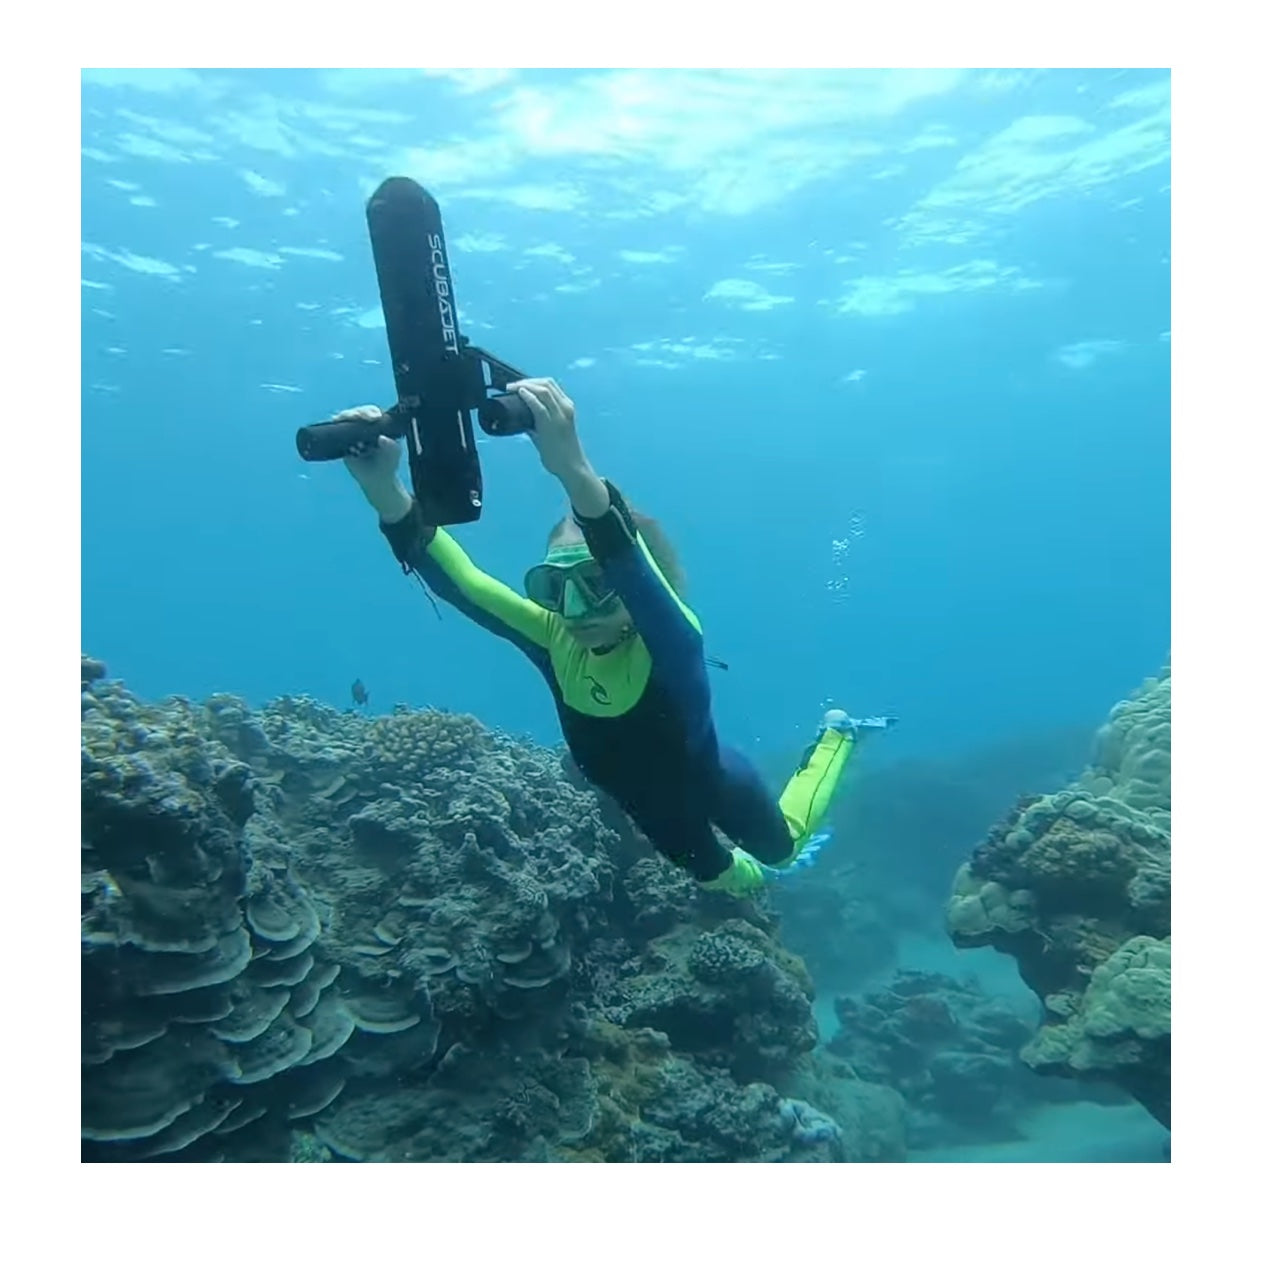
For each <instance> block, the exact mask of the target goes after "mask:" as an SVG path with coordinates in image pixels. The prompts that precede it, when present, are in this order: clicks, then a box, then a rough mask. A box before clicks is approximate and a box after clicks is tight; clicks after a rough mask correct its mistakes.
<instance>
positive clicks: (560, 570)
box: [524, 546, 618, 618]
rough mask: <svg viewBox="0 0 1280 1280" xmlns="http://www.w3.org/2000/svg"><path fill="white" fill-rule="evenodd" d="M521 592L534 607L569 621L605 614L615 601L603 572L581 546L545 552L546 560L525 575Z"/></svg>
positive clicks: (615, 595) (613, 592) (589, 553)
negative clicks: (539, 607) (568, 618)
mask: <svg viewBox="0 0 1280 1280" xmlns="http://www.w3.org/2000/svg"><path fill="white" fill-rule="evenodd" d="M524 591H525V595H527V596H528V597H529V599H530V600H532V601H533V602H534V604H539V605H541V606H542V607H543V608H544V609H550V610H551V612H552V613H559V614H562V615H564V616H566V617H570V618H585V617H590V616H592V615H594V614H601V613H608V612H609V610H610V609H612V608H613V606H614V604H615V603H616V601H617V599H618V593H617V592H616V591H614V590H613V588H612V587H610V586H609V584H608V583H607V582H606V581H605V577H604V570H603V569H601V567H600V565H599V563H598V562H597V561H595V560H593V559H592V557H591V552H590V551H588V550H587V549H586V547H583V546H575V547H562V548H559V549H556V550H551V551H548V552H547V558H546V559H545V560H544V561H543V562H542V563H541V564H535V565H534V566H533V568H532V569H530V570H529V572H528V573H526V574H525V575H524Z"/></svg>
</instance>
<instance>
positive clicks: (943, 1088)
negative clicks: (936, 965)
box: [829, 970, 1051, 1151]
mask: <svg viewBox="0 0 1280 1280" xmlns="http://www.w3.org/2000/svg"><path fill="white" fill-rule="evenodd" d="M835 1010H836V1016H837V1017H838V1018H839V1020H840V1029H839V1031H838V1032H837V1033H836V1034H835V1036H834V1037H833V1038H832V1040H831V1043H830V1046H829V1047H830V1050H831V1052H832V1053H833V1054H836V1055H837V1056H839V1057H841V1058H843V1059H844V1060H845V1061H846V1062H848V1063H849V1065H850V1066H851V1067H852V1068H853V1069H854V1071H855V1072H856V1074H857V1076H858V1078H859V1079H861V1080H863V1081H868V1082H873V1083H877V1084H882V1085H886V1086H890V1087H892V1088H893V1089H895V1090H896V1091H897V1092H898V1093H900V1094H901V1095H902V1097H903V1098H904V1100H905V1101H906V1103H907V1107H908V1135H909V1136H908V1141H909V1145H910V1147H911V1149H912V1150H913V1151H919V1150H924V1149H927V1148H929V1147H936V1146H945V1145H949V1144H961V1143H965V1142H973V1141H975V1140H976V1141H1001V1140H1008V1139H1011V1138H1016V1137H1017V1136H1018V1134H1019V1128H1018V1124H1019V1119H1020V1117H1021V1115H1022V1113H1023V1111H1024V1110H1025V1109H1026V1108H1028V1107H1030V1106H1033V1105H1035V1104H1037V1103H1040V1102H1043V1101H1045V1100H1046V1099H1047V1098H1048V1097H1049V1096H1050V1094H1051V1089H1050V1088H1046V1084H1047V1082H1045V1081H1043V1080H1041V1079H1040V1078H1039V1077H1038V1076H1036V1075H1035V1073H1034V1072H1032V1071H1031V1070H1030V1069H1029V1068H1028V1067H1027V1066H1026V1065H1025V1064H1024V1063H1023V1062H1022V1060H1021V1058H1020V1056H1019V1054H1020V1051H1021V1050H1022V1049H1023V1048H1024V1047H1025V1046H1026V1045H1027V1043H1028V1042H1029V1041H1030V1040H1031V1038H1032V1036H1033V1034H1034V1033H1035V1030H1036V1024H1035V1020H1034V1019H1033V1018H1032V1017H1029V1016H1028V1015H1027V1013H1026V1011H1025V1010H1020V1009H1018V1008H1015V1007H1014V1006H1013V1005H1012V1004H1011V1003H1010V1002H1009V1001H1007V1000H1004V999H1000V998H998V997H994V996H992V995H990V994H988V993H987V992H985V991H983V989H982V988H981V986H980V985H979V984H978V983H977V982H976V981H974V980H972V979H963V980H962V979H957V978H953V977H949V976H948V975H946V974H941V973H928V972H922V971H918V970H899V971H898V973H897V974H895V975H894V977H893V978H892V979H891V980H890V981H889V982H888V983H886V984H885V985H884V986H882V987H879V988H876V989H874V990H871V991H868V992H866V993H865V994H863V995H859V996H840V997H837V999H836V1002H835Z"/></svg>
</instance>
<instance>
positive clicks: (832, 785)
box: [778, 729, 855, 870]
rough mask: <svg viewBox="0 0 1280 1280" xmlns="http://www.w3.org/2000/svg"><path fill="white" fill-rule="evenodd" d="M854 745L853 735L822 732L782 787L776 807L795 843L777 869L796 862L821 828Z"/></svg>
mask: <svg viewBox="0 0 1280 1280" xmlns="http://www.w3.org/2000/svg"><path fill="white" fill-rule="evenodd" d="M854 745H855V744H854V738H853V734H851V733H847V732H845V733H842V732H841V731H840V730H839V729H824V730H823V731H822V736H821V737H820V738H819V739H818V741H817V742H815V743H814V745H813V748H812V750H811V751H810V752H809V753H808V754H807V755H806V757H805V759H804V761H803V762H802V763H801V765H800V768H798V769H797V770H796V771H795V773H793V774H792V775H791V779H790V781H789V782H788V783H787V785H786V786H785V787H784V788H783V790H782V798H781V799H780V800H779V801H778V808H779V809H781V810H782V816H783V817H784V818H785V819H786V822H787V829H788V830H789V831H790V832H791V839H792V840H793V841H794V842H795V843H794V845H793V848H792V852H791V857H789V858H788V859H787V860H786V861H785V862H783V863H779V864H778V868H779V870H781V869H783V868H786V867H789V866H790V865H791V864H792V863H793V862H794V861H795V860H796V857H797V856H798V854H799V853H800V850H801V849H803V848H804V844H805V841H806V840H808V839H809V837H810V836H812V835H814V834H815V833H816V832H817V831H818V829H819V828H820V827H821V826H822V823H823V821H824V819H825V818H826V816H827V809H828V808H829V807H830V805H831V799H832V797H833V796H834V795H835V792H836V786H837V785H838V784H839V782H840V775H841V774H842V773H844V767H845V765H846V764H848V763H849V760H850V758H851V757H852V755H853V750H854Z"/></svg>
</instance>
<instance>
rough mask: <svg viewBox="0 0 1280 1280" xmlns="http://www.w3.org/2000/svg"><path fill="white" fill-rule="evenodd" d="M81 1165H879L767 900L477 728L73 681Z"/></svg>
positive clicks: (885, 1100) (883, 1094)
mask: <svg viewBox="0 0 1280 1280" xmlns="http://www.w3.org/2000/svg"><path fill="white" fill-rule="evenodd" d="M81 691H82V692H81V697H82V775H81V798H82V839H81V973H82V984H83V1001H82V1132H83V1150H84V1158H85V1159H89V1160H108V1161H109V1160H125V1161H134V1160H165V1159H174V1160H238V1161H244V1160H256V1161H263V1160H331V1159H339V1160H364V1161H403V1160H433V1161H460V1160H462V1161H530V1160H537V1161H596V1160H613V1161H616V1160H661V1161H690V1160H719V1161H724V1160H753V1161H813V1160H821V1161H834V1160H884V1159H895V1158H899V1157H900V1156H901V1153H902V1140H903V1139H902V1125H901V1114H900V1100H899V1099H897V1096H896V1095H894V1094H892V1093H891V1092H890V1091H888V1090H884V1089H878V1088H877V1087H876V1086H875V1085H874V1084H868V1083H866V1082H863V1081H859V1080H858V1079H857V1078H856V1077H855V1076H854V1075H853V1074H852V1073H851V1072H849V1071H848V1070H847V1069H846V1068H844V1067H842V1066H839V1065H838V1064H837V1065H833V1064H832V1063H831V1062H829V1061H826V1060H825V1059H824V1058H823V1056H822V1055H815V1053H814V1052H813V1049H814V1045H815V1043H816V1029H815V1027H814V1020H813V1013H812V1007H811V996H812V985H811V983H810V981H809V977H808V974H807V972H806V971H805V969H804V966H803V964H802V963H801V962H800V961H799V960H797V959H796V958H795V957H794V956H793V955H791V954H790V953H789V952H788V951H786V949H785V948H783V947H782V946H781V944H780V943H779V942H778V936H777V928H776V920H774V919H773V918H772V917H771V916H769V915H767V914H766V913H765V912H764V911H763V910H762V909H761V907H760V906H758V905H753V904H746V903H739V902H736V901H734V900H731V899H727V898H724V897H723V896H721V895H708V894H704V893H701V892H699V891H698V890H697V889H696V887H695V886H693V885H692V883H691V882H690V881H689V880H688V878H687V877H685V876H684V875H682V874H681V873H680V872H678V871H676V870H675V869H674V868H672V867H671V866H670V865H669V864H667V863H666V862H664V861H663V860H662V859H660V858H659V857H657V856H656V855H655V854H654V853H653V851H652V850H651V849H650V848H649V847H648V845H647V844H646V843H645V842H644V841H643V840H642V839H640V838H639V837H638V836H637V834H636V833H635V831H634V830H633V829H632V828H630V826H629V824H627V823H626V822H625V820H621V819H620V818H619V817H618V815H616V814H615V813H612V812H611V811H610V810H609V809H608V806H607V805H606V806H605V807H604V808H603V809H602V807H601V804H600V801H599V800H598V798H597V796H596V794H595V793H594V792H593V791H592V790H590V789H589V788H587V787H585V786H584V785H582V784H581V781H580V780H579V779H577V778H575V776H574V775H573V773H572V771H568V770H566V769H565V768H564V767H563V764H562V762H561V760H560V759H559V758H558V757H557V756H556V755H555V753H553V752H550V751H545V750H540V749H538V748H536V747H533V746H530V745H528V744H525V743H520V742H515V741H513V740H511V739H508V738H505V737H504V736H502V735H500V734H495V733H492V732H490V731H488V730H487V729H486V728H485V727H484V726H483V725H482V724H480V723H479V722H478V721H476V720H474V719H473V718H471V717H467V716H458V715H450V714H447V713H444V712H439V711H435V710H420V711H409V710H406V709H399V710H397V712H396V713H394V714H392V715H389V716H382V717H376V718H375V717H369V716H366V715H364V714H362V713H358V712H354V711H351V712H338V711H336V710H334V709H332V708H329V707H325V706H323V705H321V704H319V703H317V702H314V701H312V700H310V699H307V698H280V699H277V700H275V701H273V702H272V703H270V704H268V705H267V706H266V707H265V708H263V709H261V710H254V709H252V708H250V707H249V706H247V705H246V704H245V703H243V702H242V701H240V700H239V699H237V698H234V697H230V696H226V695H219V696H216V697H214V698H211V699H209V700H208V701H207V702H205V703H203V704H196V703H193V702H190V701H187V700H184V699H180V698H177V699H170V700H168V701H165V702H162V703H158V704H152V703H146V702H143V701H142V700H140V699H138V698H136V697H135V696H134V695H132V694H131V693H130V692H129V691H128V690H127V689H126V688H125V687H124V686H122V685H121V684H119V683H118V682H113V681H109V680H107V679H106V672H105V669H104V668H103V666H102V664H101V663H97V662H95V661H93V660H91V659H84V660H82V664H81Z"/></svg>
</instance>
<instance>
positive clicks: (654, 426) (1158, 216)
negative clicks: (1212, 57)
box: [82, 70, 1170, 798]
mask: <svg viewBox="0 0 1280 1280" xmlns="http://www.w3.org/2000/svg"><path fill="white" fill-rule="evenodd" d="M1169 155H1170V141H1169V77H1168V75H1167V73H1165V72H1161V71H1150V70H1144V71H1097V72H1079V71H1047V72H1006V71H1000V72H984V71H917V72H813V73H810V72H751V73H748V72H692V71H643V72H642V71H625V72H611V71H592V72H569V71H555V72H544V71H535V72H506V73H501V72H489V71H472V72H456V73H429V72H422V71H413V72H395V73H390V72H387V73H373V72H341V71H338V72H333V71H328V72H310V71H260V70H255V71H225V72H224V71H217V72H213V71H208V72H206V71H200V72H192V71H173V72H141V71H89V72H85V73H84V77H83V157H84V158H83V171H82V172H83V203H82V211H83V231H82V239H83V246H82V255H83V266H82V277H83V291H82V292H83V436H82V451H83V476H82V481H83V508H82V522H83V535H82V536H83V545H82V550H83V593H82V602H83V630H82V647H83V648H84V650H85V651H86V652H88V653H92V654H94V655H96V656H98V657H101V658H103V659H104V660H105V661H106V662H107V663H108V665H109V667H110V670H111V674H112V675H113V676H116V677H119V678H122V679H124V680H125V681H126V682H127V683H128V684H129V685H130V687H131V688H133V689H134V690H136V691H137V692H138V693H140V694H142V695H143V696H146V697H150V698H156V697H162V696H165V695H168V694H171V693H183V694H186V695H188V696H193V697H202V696H205V695H207V694H210V693H213V692H232V693H236V694H240V695H242V696H244V697H246V698H248V699H249V700H250V701H252V702H255V703H260V702H263V701H265V700H267V699H268V698H271V697H274V696H276V695H278V694H280V693H282V692H294V693H306V694H310V695H312V696H314V697H317V698H320V699H322V700H324V701H326V702H330V703H334V704H336V705H339V706H343V705H346V704H347V703H348V702H349V689H350V686H351V683H352V681H353V680H354V679H356V678H357V677H359V678H360V679H361V680H362V681H363V682H364V684H365V685H366V686H367V687H368V689H369V691H370V696H371V706H370V709H371V710H372V711H374V712H377V711H385V710H389V709H390V708H391V707H392V706H393V705H394V704H396V703H409V704H412V705H424V704H430V705H435V706H442V707H447V708H449V709H450V710H455V711H466V712H470V713H473V714H475V715H476V716H478V717H480V718H481V719H482V720H483V721H485V722H486V723H488V724H490V725H493V726H496V727H500V728H502V729H505V730H507V731H508V732H511V733H516V734H528V735H530V736H532V737H533V738H534V739H536V740H538V741H541V742H545V743H553V742H555V741H557V740H558V737H559V731H558V726H557V724H556V721H555V716H554V712H553V709H552V706H551V703H550V701H549V699H548V698H547V697H546V694H545V690H544V688H543V686H542V684H541V682H540V681H539V680H536V679H533V678H531V676H530V672H529V669H528V665H527V663H526V661H525V660H524V659H523V657H522V656H521V655H519V654H518V653H516V652H515V651H513V650H510V649H508V648H507V647H506V646H504V645H503V644H502V643H501V642H499V641H497V640H494V639H492V638H490V637H489V636H486V635H483V634H481V633H479V632H478V631H477V630H476V628H474V627H473V626H472V625H470V624H469V623H468V622H467V621H466V620H465V619H462V618H460V617H457V616H454V615H452V614H450V613H448V612H445V613H444V616H443V617H442V618H440V619H437V617H436V616H435V614H434V613H433V612H432V610H431V608H430V607H429V605H428V604H427V602H426V601H425V600H424V599H423V597H422V595H421V593H420V592H419V591H418V590H417V589H416V587H415V586H414V584H413V583H412V581H411V580H408V579H405V578H403V577H402V575H401V574H400V572H399V570H398V568H397V566H396V564H395V563H394V561H393V560H392V558H391V556H390V555H389V553H388V551H387V548H386V545H385V543H384V542H383V540H382V538H381V537H380V536H379V534H378V532H377V528H376V519H375V517H374V516H373V515H372V513H371V512H370V511H369V509H368V508H367V506H366V505H365V504H364V502H363V500H362V499H361V497H360V495H359V493H358V491H357V490H356V488H355V486H354V484H353V483H352V481H351V480H350V478H349V477H348V476H347V474H346V471H345V468H343V467H341V466H340V465H337V464H321V465H307V464H304V463H302V462H301V461H300V460H299V459H298V457H297V455H296V452H295V450H294V432H295V430H296V428H297V427H298V426H299V425H301V424H303V423H305V422H309V421H314V420H316V419H319V418H323V417H327V416H328V415H330V414H332V413H334V412H336V411H338V410H340V409H342V408H344V407H347V406H350V405H355V404H363V403H370V402H376V403H379V404H383V405H389V404H391V403H392V402H393V400H394V389H393V384H392V379H391V373H390V370H389V367H388V361H387V353H386V343H385V332H384V330H383V328H382V325H381V317H380V312H379V307H378V293H377V286H376V281H375V279H374V273H373V268H372V263H371V259H370V253H369V247H368V241H367V234H366V228H365V222H364V209H363V204H364V201H365V199H366V198H367V197H368V196H369V194H370V193H371V192H372V191H373V189H374V187H375V186H376V185H377V184H378V183H379V182H380V181H381V180H383V179H384V178H385V177H387V176H390V175H393V174H404V175H407V176H409V177H412V178H415V179H417V180H418V181H420V182H421V183H423V184H424V185H425V186H426V187H427V188H428V189H429V190H430V191H431V192H432V193H433V194H434V195H435V196H436V197H437V199H438V200H439V202H440V204H441V207H442V209H443V214H444V220H445V229H446V233H447V235H448V238H449V245H450V252H451V258H452V264H453V273H454V283H455V286H456V289H457V294H458V298H459V300H460V306H461V316H462V321H463V325H462V328H463V331H464V332H465V333H467V334H468V336H470V337H471V338H472V339H473V341H475V342H477V343H478V344H480V345H482V346H485V347H488V348H490V349H492V350H493V351H495V352H496V353H497V354H499V355H500V356H502V357H504V358H506V359H509V360H510V361H511V362H512V363H513V364H516V365H518V366H519V367H520V368H522V369H524V370H526V371H528V372H530V373H532V374H538V375H550V376H553V377H555V378H556V379H558V380H559V381H560V383H561V384H562V385H563V386H564V387H565V388H566V390H567V391H568V392H569V394H570V395H571V396H572V397H573V398H574V400H575V402H576V404H577V408H578V418H579V423H580V429H581V432H582V436H583V440H584V443H585V445H586V448H587V451H588V453H589V455H590V457H591V458H592V460H593V462H594V463H595V465H596V467H597V469H598V470H599V471H600V472H601V473H602V474H605V475H607V476H609V477H610V478H612V479H614V480H616V481H617V482H618V483H619V484H620V485H621V486H622V487H623V488H624V490H625V491H626V492H627V494H628V496H629V497H630V498H631V499H632V500H633V501H634V502H635V503H636V504H637V505H638V506H640V507H642V508H643V509H644V510H646V511H648V512H649V513H651V514H653V515H655V516H657V517H658V518H659V519H660V520H661V521H662V522H663V524H664V525H665V527H666V528H667V530H668V531H669V533H670V534H671V536H672V538H673V540H674V542H675V544H676V545H677V547H678V548H679V551H680V554H681V557H682V559H683V561H684V563H685V566H686V568H687V571H688V575H689V582H690V602H691V604H692V605H693V607H694V608H695V610H696V611H697V612H698V614H699V616H700V618H701V620H702V623H703V627H704V631H705V633H706V636H707V639H708V647H709V650H710V651H711V652H712V653H714V654H715V655H716V656H717V657H719V658H721V659H723V660H724V661H725V662H726V663H727V664H728V667H729V670H728V671H725V672H717V673H714V675H713V679H714V690H715V698H716V715H717V720H718V723H719V726H720V729H721V732H722V734H723V736H725V737H726V738H729V739H731V740H734V741H736V742H738V743H740V744H741V745H743V746H744V747H746V748H748V749H749V750H751V751H752V752H753V753H757V754H758V755H759V756H760V757H761V758H765V757H768V758H771V759H772V758H776V757H778V756H780V755H783V756H790V755H791V754H793V753H794V752H795V751H796V750H797V749H798V747H799V745H800V744H801V743H802V742H803V741H804V740H805V738H806V737H807V736H808V735H809V734H810V732H811V728H812V725H813V723H814V722H815V721H816V719H817V718H818V717H819V716H820V715H821V713H822V711H823V710H824V709H825V708H826V707H828V706H831V705H840V706H844V707H847V708H848V709H849V710H851V711H853V712H854V713H855V714H875V713H880V712H892V713H894V714H896V715H897V716H899V717H900V723H899V725H898V727H897V728H896V729H895V731H894V734H893V735H892V737H891V738H890V739H887V740H886V741H885V743H884V744H883V747H882V748H878V750H881V751H882V755H883V758H885V759H891V758H893V757H894V756H955V755H957V754H963V753H965V752H967V751H970V750H975V749H978V748H979V747H983V746H987V745H989V744H991V743H994V742H1000V741H1004V740H1009V739H1017V738H1019V737H1021V736H1023V735H1027V734H1032V733H1036V732H1042V731H1052V730H1054V729H1056V728H1058V727H1060V726H1064V725H1081V724H1083V725H1086V726H1092V725H1097V724H1099V723H1101V722H1102V720H1103V719H1104V718H1105V716H1106V714H1107V711H1108V709H1109V708H1110V706H1111V705H1112V704H1113V703H1114V702H1115V701H1116V700H1117V699H1118V698H1121V697H1123V696H1124V695H1125V694H1127V693H1128V691H1129V690H1131V689H1132V688H1133V687H1134V686H1136V685H1137V684H1138V683H1139V682H1140V681H1141V680H1142V679H1143V678H1144V677H1145V676H1147V675H1149V674H1151V673H1152V672H1153V671H1155V670H1156V669H1157V668H1158V667H1159V665H1160V664H1161V662H1162V661H1163V660H1164V657H1165V655H1166V653H1167V651H1168V647H1169V595H1170V590H1169V437H1168V432H1169V351H1170V348H1169V327H1170V320H1169V310H1170V297H1169V293H1170V290H1169V240H1170V217H1169V182H1170V174H1169V167H1170V166H1169ZM481 455H482V461H483V466H484V471H485V480H486V511H485V515H484V518H483V520H482V521H481V522H480V523H479V524H476V525H472V526H468V527H466V528H464V529H462V530H460V531H459V536H460V539H461V541H462V542H463V543H464V545H465V546H466V548H467V550H468V551H469V552H470V553H471V554H472V556H473V558H474V559H475V560H476V561H477V562H478V563H479V564H480V565H481V566H483V567H484V568H485V569H486V570H488V571H489V572H491V573H493V574H494V575H496V576H498V577H501V578H503V579H505V580H507V581H509V582H513V583H519V581H520V580H521V578H522V575H523V572H524V569H525V568H526V567H527V566H528V564H530V563H531V562H533V561H534V560H535V559H537V558H538V557H539V556H540V553H541V550H542V545H543V538H544V537H545V534H546V531H547V529H548V528H549V527H550V526H551V524H552V523H553V522H554V521H555V519H556V518H558V517H559V516H560V515H561V514H563V512H564V511H565V504H564V499H563V497H562V495H561V494H560V493H559V491H558V489H557V487H556V485H555V483H554V482H553V481H552V480H551V479H550V478H549V477H548V476H547V475H546V474H545V473H544V472H543V471H542V470H541V468H540V466H539V465H538V460H537V457H536V455H535V453H534V451H533V450H532V448H531V447H530V446H529V445H528V443H527V442H526V441H524V440H519V439H515V440H503V439H499V440H494V439H490V438H488V437H482V439H481ZM1011 798H1012V797H1011Z"/></svg>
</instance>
